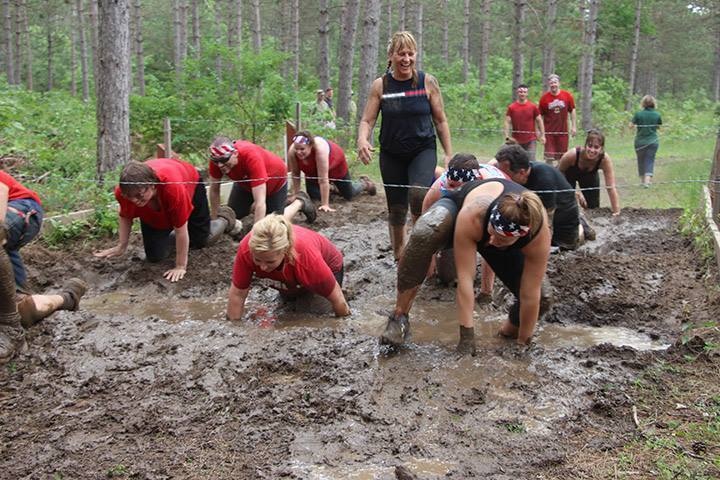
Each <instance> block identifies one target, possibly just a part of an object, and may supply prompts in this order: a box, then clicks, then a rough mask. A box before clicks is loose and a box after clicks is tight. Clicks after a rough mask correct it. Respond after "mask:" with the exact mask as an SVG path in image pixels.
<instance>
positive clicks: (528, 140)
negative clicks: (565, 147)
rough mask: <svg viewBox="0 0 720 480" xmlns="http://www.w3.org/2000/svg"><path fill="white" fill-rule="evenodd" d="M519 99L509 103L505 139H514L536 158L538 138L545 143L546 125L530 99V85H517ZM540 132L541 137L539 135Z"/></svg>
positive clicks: (506, 114) (531, 157)
mask: <svg viewBox="0 0 720 480" xmlns="http://www.w3.org/2000/svg"><path fill="white" fill-rule="evenodd" d="M516 92H517V100H515V101H514V102H513V103H511V104H510V105H508V108H507V111H506V112H505V125H504V133H505V140H508V139H514V140H515V141H516V142H517V143H518V144H519V145H520V146H521V147H522V148H524V149H525V150H527V152H528V153H529V154H530V160H535V151H536V150H537V140H540V143H543V144H544V143H545V127H544V126H543V120H542V116H541V115H540V109H539V108H538V107H537V105H535V104H534V103H532V102H531V101H530V100H528V86H527V85H525V84H524V83H523V84H520V85H518V86H517V90H516ZM537 133H539V135H540V136H539V137H538V136H537Z"/></svg>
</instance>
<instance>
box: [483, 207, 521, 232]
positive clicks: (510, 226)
mask: <svg viewBox="0 0 720 480" xmlns="http://www.w3.org/2000/svg"><path fill="white" fill-rule="evenodd" d="M490 225H492V227H493V228H494V229H495V231H496V232H497V233H499V234H500V235H502V236H503V237H524V236H525V235H527V234H528V232H530V227H528V226H525V225H520V224H518V223H515V222H511V221H510V220H508V219H507V218H505V217H503V216H502V214H501V213H500V209H499V208H498V206H497V203H496V204H495V206H494V207H493V208H492V210H491V211H490Z"/></svg>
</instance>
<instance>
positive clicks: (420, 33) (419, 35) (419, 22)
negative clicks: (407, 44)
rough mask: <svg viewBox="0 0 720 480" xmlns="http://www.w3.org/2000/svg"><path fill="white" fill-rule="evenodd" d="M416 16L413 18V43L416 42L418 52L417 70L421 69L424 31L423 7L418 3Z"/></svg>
mask: <svg viewBox="0 0 720 480" xmlns="http://www.w3.org/2000/svg"><path fill="white" fill-rule="evenodd" d="M416 13H417V15H416V17H415V41H416V42H417V47H418V52H419V53H420V54H419V55H418V56H417V69H418V70H422V69H423V53H424V52H425V31H424V29H423V5H422V3H418V6H417V11H416Z"/></svg>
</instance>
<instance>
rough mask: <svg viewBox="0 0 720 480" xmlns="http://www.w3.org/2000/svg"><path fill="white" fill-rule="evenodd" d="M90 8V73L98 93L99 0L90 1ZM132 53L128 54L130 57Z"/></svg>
mask: <svg viewBox="0 0 720 480" xmlns="http://www.w3.org/2000/svg"><path fill="white" fill-rule="evenodd" d="M129 1H130V0H128V2H129ZM88 3H89V5H90V8H89V9H88V11H89V15H88V18H89V19H90V51H91V52H92V60H93V63H92V68H90V69H89V70H90V73H92V76H93V85H95V92H97V73H96V72H97V64H98V0H90V1H89V2H88ZM129 54H130V52H128V55H129Z"/></svg>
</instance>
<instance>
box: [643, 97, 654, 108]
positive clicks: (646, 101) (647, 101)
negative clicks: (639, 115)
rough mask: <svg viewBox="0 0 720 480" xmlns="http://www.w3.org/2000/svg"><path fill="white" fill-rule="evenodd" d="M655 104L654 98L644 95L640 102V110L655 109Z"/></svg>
mask: <svg viewBox="0 0 720 480" xmlns="http://www.w3.org/2000/svg"><path fill="white" fill-rule="evenodd" d="M656 103H657V102H656V101H655V97H653V96H652V95H645V96H644V97H643V98H642V100H640V106H641V107H642V108H655V104H656Z"/></svg>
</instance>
